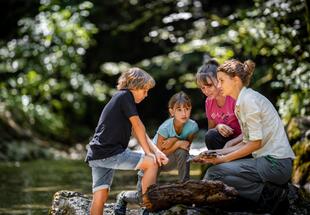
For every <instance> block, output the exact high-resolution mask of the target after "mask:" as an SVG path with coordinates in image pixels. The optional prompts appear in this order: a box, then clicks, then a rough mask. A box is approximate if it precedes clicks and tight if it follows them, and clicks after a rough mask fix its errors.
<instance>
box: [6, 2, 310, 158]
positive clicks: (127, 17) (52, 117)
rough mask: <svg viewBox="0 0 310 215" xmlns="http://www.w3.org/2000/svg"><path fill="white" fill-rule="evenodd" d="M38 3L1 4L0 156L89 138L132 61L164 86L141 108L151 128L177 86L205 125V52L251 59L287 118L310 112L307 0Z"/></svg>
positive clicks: (256, 82) (257, 79)
mask: <svg viewBox="0 0 310 215" xmlns="http://www.w3.org/2000/svg"><path fill="white" fill-rule="evenodd" d="M33 3H34V4H26V3H25V5H20V1H18V0H15V1H10V3H1V4H5V5H3V6H2V7H1V8H2V10H3V11H2V12H3V14H5V17H6V20H7V21H6V22H5V23H4V22H2V23H1V25H2V28H4V27H5V28H7V29H8V30H7V31H6V33H4V32H2V33H1V35H0V77H1V79H0V92H1V93H0V96H1V99H0V133H1V136H2V141H1V142H0V154H1V156H0V159H1V158H2V159H7V155H6V154H7V152H8V150H9V143H10V142H12V141H19V140H25V139H29V140H33V138H37V139H40V140H44V141H56V142H60V143H62V144H64V145H73V144H75V143H77V142H87V141H88V139H89V137H90V136H91V135H92V132H93V130H94V128H95V126H96V123H97V120H98V117H99V114H100V111H101V110H102V108H103V106H104V104H105V103H106V102H107V101H108V100H109V98H110V97H111V95H112V94H113V92H114V91H115V85H116V81H117V78H118V76H119V75H120V73H121V72H122V71H124V70H126V69H128V68H129V67H131V66H139V67H141V68H143V69H145V70H146V71H147V72H149V73H150V74H151V75H152V76H153V77H154V78H155V80H156V82H157V84H156V87H155V88H154V89H152V90H151V92H150V95H149V97H148V98H147V99H146V101H145V102H143V104H141V105H140V108H139V110H140V112H141V115H142V119H143V121H144V122H145V123H146V125H147V127H148V128H150V129H151V131H152V132H153V131H154V129H156V127H157V126H159V124H160V123H161V121H162V120H164V119H165V118H166V117H167V116H168V113H167V108H166V107H167V102H168V99H169V97H170V96H171V95H172V94H174V93H175V92H177V91H179V90H184V91H186V92H187V93H188V94H189V95H190V97H191V98H192V102H193V114H192V115H193V118H194V119H195V120H197V121H198V122H199V124H200V127H206V120H205V115H204V108H203V104H204V98H203V96H202V94H201V93H200V92H199V90H198V89H197V86H196V83H195V73H196V71H197V68H198V67H199V66H200V65H201V64H202V62H203V58H204V56H206V55H208V56H210V57H213V58H216V59H217V60H218V61H219V62H221V63H222V62H224V61H225V60H226V59H229V58H237V59H240V60H242V61H243V60H246V59H252V60H254V61H255V62H256V71H255V73H254V78H253V80H252V82H251V87H253V88H255V89H256V90H258V91H260V92H262V93H263V94H264V95H265V96H266V97H268V98H269V99H270V100H271V101H272V102H273V103H274V104H275V105H276V106H277V108H278V110H279V113H280V114H281V116H282V119H283V121H284V123H286V124H288V123H289V122H290V121H291V119H292V118H293V117H299V116H308V115H309V112H310V110H309V107H310V95H309V88H310V86H309V85H310V82H309V80H310V72H309V70H310V43H309V38H310V20H309V17H310V15H309V5H308V4H307V1H305V0H267V1H264V0H255V1H253V2H247V1H235V3H234V4H231V1H226V0H225V1H217V2H214V1H209V0H195V1H188V0H177V1H175V0H163V1H147V0H145V1H138V0H130V1H121V0H115V1H100V0H92V1H83V0H79V1H68V0H66V1H60V0H41V1H40V3H39V4H38V2H37V1H33ZM5 9H12V10H9V11H8V10H5ZM9 14H14V15H16V16H14V18H10V16H9ZM17 17H19V19H17ZM8 23H9V24H10V25H8ZM159 98H160V99H159ZM152 129H153V130H152ZM151 135H152V133H151Z"/></svg>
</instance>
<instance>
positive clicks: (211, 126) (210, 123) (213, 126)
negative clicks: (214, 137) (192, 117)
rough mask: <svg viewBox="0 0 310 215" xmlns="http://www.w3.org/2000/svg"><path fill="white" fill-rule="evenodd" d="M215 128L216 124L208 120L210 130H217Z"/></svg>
mask: <svg viewBox="0 0 310 215" xmlns="http://www.w3.org/2000/svg"><path fill="white" fill-rule="evenodd" d="M215 126H216V124H215V122H214V121H213V120H211V119H208V129H211V128H215Z"/></svg>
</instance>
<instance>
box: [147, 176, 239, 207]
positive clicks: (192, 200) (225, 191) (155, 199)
mask: <svg viewBox="0 0 310 215" xmlns="http://www.w3.org/2000/svg"><path fill="white" fill-rule="evenodd" d="M237 195H238V192H237V191H236V189H235V188H233V187H229V186H227V185H226V184H224V183H223V182H221V181H209V180H202V181H200V180H189V181H186V182H184V183H174V184H167V185H156V184H155V185H152V186H150V187H149V188H148V190H147V198H148V200H149V202H150V204H147V205H146V206H147V208H148V209H149V210H150V211H159V210H163V209H167V208H170V207H171V206H173V205H176V204H183V205H189V206H192V205H195V206H203V205H214V204H224V203H226V202H227V201H229V200H233V199H235V198H236V196H237Z"/></svg>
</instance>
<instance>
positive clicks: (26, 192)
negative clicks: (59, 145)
mask: <svg viewBox="0 0 310 215" xmlns="http://www.w3.org/2000/svg"><path fill="white" fill-rule="evenodd" d="M135 180H136V172H134V171H118V172H117V173H116V174H115V177H114V181H113V185H112V189H111V190H112V191H111V195H110V198H109V201H114V199H115V196H116V194H117V193H118V192H120V191H121V190H123V189H126V190H127V189H129V190H130V189H135V183H136V181H135ZM59 190H74V191H78V192H82V193H84V194H86V195H89V196H91V172H90V168H89V167H88V166H87V165H86V164H85V163H84V162H83V161H70V160H60V161H46V160H38V161H31V162H21V163H0V214H48V212H49V208H50V206H51V203H52V199H53V195H54V193H55V192H57V191H59Z"/></svg>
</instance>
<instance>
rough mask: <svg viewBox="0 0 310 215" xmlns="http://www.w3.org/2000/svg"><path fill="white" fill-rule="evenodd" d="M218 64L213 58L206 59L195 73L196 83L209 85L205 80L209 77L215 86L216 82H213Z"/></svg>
mask: <svg viewBox="0 0 310 215" xmlns="http://www.w3.org/2000/svg"><path fill="white" fill-rule="evenodd" d="M218 66H219V64H218V62H217V61H216V60H215V59H213V58H208V59H206V60H205V62H204V63H203V65H202V66H201V67H199V69H198V71H197V73H196V81H197V84H198V85H200V86H201V85H209V84H210V83H209V82H208V81H207V80H208V79H210V80H211V81H212V84H213V85H214V86H215V85H216V83H214V80H216V70H217V67H218Z"/></svg>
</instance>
